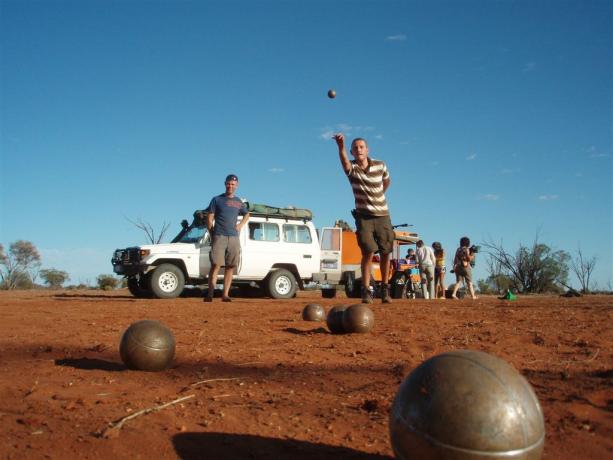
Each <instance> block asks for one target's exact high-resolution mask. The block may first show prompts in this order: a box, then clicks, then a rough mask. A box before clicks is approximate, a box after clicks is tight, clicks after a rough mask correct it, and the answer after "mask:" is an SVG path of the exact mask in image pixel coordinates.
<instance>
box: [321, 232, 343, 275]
mask: <svg viewBox="0 0 613 460" xmlns="http://www.w3.org/2000/svg"><path fill="white" fill-rule="evenodd" d="M341 232H342V229H341V228H340V227H324V228H322V229H321V234H320V238H319V244H320V246H321V273H323V274H325V275H326V278H327V279H329V280H340V277H341V255H342V233H341Z"/></svg>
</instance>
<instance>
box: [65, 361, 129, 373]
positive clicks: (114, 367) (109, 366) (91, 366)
mask: <svg viewBox="0 0 613 460" xmlns="http://www.w3.org/2000/svg"><path fill="white" fill-rule="evenodd" d="M54 362H55V365H56V366H68V367H74V368H75V369H84V370H95V369H96V370H101V371H111V372H118V371H125V370H126V366H124V365H123V364H119V363H114V362H112V361H104V360H102V359H96V358H76V359H71V358H66V359H56V360H55V361H54Z"/></svg>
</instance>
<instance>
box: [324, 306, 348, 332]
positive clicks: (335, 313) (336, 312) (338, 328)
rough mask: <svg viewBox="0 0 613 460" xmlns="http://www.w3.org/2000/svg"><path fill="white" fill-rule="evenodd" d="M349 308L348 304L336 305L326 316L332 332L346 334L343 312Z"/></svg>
mask: <svg viewBox="0 0 613 460" xmlns="http://www.w3.org/2000/svg"><path fill="white" fill-rule="evenodd" d="M346 309H347V306H346V305H336V306H334V307H332V308H331V309H330V311H329V312H328V316H327V317H326V324H327V325H328V329H330V332H332V334H344V333H345V328H344V327H343V313H344V312H345V310H346Z"/></svg>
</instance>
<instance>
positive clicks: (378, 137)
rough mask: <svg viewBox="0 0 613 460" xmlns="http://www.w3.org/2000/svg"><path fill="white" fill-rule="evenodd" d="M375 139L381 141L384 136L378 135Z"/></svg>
mask: <svg viewBox="0 0 613 460" xmlns="http://www.w3.org/2000/svg"><path fill="white" fill-rule="evenodd" d="M375 139H379V140H381V139H383V134H377V135H376V136H375Z"/></svg>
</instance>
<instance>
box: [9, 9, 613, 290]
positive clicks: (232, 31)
mask: <svg viewBox="0 0 613 460" xmlns="http://www.w3.org/2000/svg"><path fill="white" fill-rule="evenodd" d="M612 18H613V4H612V3H611V2H608V1H588V2H585V1H552V2H550V1H481V0H471V1H468V0H466V1H464V0H455V1H434V2H426V1H419V2H415V1H384V0H383V1H338V2H328V1H250V2H246V1H245V2H243V1H229V2H221V1H219V2H218V1H215V2H204V1H201V2H196V1H182V2H171V1H134V0H133V1H97V0H93V1H88V2H81V1H78V2H77V1H75V2H71V1H51V0H49V1H36V2H34V1H27V0H25V1H23V0H22V1H11V0H0V46H1V50H0V53H1V56H0V57H1V61H0V72H1V76H0V78H1V83H0V85H1V86H0V129H1V130H0V136H1V137H0V154H1V165H0V181H1V185H0V206H1V207H0V242H1V243H2V244H4V246H5V248H6V247H7V246H8V245H9V244H10V243H11V242H13V241H15V240H18V239H25V240H29V241H32V242H33V243H34V244H35V245H36V246H37V247H38V248H39V250H40V251H41V254H42V256H43V267H45V268H51V267H53V268H58V269H62V270H65V271H67V272H68V273H69V274H70V276H71V283H75V284H76V283H79V282H89V283H94V282H95V278H96V276H97V275H99V274H101V273H112V268H111V264H110V257H111V254H112V251H113V250H114V249H115V248H119V247H126V246H130V245H134V244H139V243H144V242H145V236H144V234H143V233H142V231H140V230H138V229H137V228H135V227H134V226H133V225H132V224H131V223H130V222H129V221H128V218H129V219H132V220H136V219H138V218H140V219H142V220H144V221H146V222H149V223H151V224H152V225H153V226H154V227H155V228H160V227H161V226H162V224H163V222H170V223H171V229H170V231H169V233H168V234H167V236H168V238H170V237H172V236H173V235H174V234H175V233H176V232H177V231H178V230H179V228H180V226H179V222H180V220H181V219H183V218H188V217H191V215H192V213H193V211H194V210H195V209H199V208H203V207H205V206H206V205H207V204H208V202H209V200H210V198H211V197H212V196H213V195H215V194H218V193H221V192H223V179H224V177H225V175H226V174H227V173H230V172H232V173H235V174H237V175H238V176H239V179H240V186H239V191H238V192H239V195H240V196H242V197H245V198H247V199H248V200H250V201H253V202H259V203H267V204H270V205H276V206H287V205H293V206H297V207H306V208H310V209H311V210H312V211H313V212H314V215H315V223H316V225H317V226H318V227H322V226H325V225H331V224H332V223H333V222H334V221H335V220H336V219H338V218H341V219H345V220H347V221H350V220H351V216H350V214H349V211H350V209H351V208H352V207H353V200H352V195H351V191H350V188H349V185H348V182H347V180H346V178H345V177H344V176H343V173H342V171H341V168H340V164H339V162H338V157H337V151H336V147H335V144H334V142H333V141H332V140H331V139H330V135H331V133H332V132H335V131H339V130H342V131H343V132H345V134H346V135H347V136H348V137H356V136H360V137H365V138H366V139H367V140H368V142H369V145H370V152H371V156H373V157H374V158H380V159H382V160H384V161H385V162H386V163H387V164H388V167H389V170H390V173H391V177H392V185H391V187H390V189H389V191H388V201H389V205H390V209H391V214H392V221H393V223H395V224H399V223H405V222H406V223H409V224H413V225H414V227H413V229H414V230H415V231H418V232H419V233H420V234H422V235H423V238H424V240H425V241H426V242H427V243H431V242H432V241H435V240H436V241H441V242H442V243H443V245H444V246H445V247H446V248H447V250H448V252H449V253H452V252H453V249H454V248H455V247H456V246H457V241H458V240H459V238H460V237H461V236H463V235H468V236H469V237H471V239H472V240H473V241H475V242H479V241H483V240H485V239H492V240H495V241H500V240H502V242H503V243H504V245H505V246H506V247H507V248H509V249H515V248H516V247H517V246H518V244H519V243H520V242H522V243H524V244H529V243H531V242H532V241H533V240H534V238H535V235H536V234H537V233H538V234H539V237H540V240H541V241H542V242H544V243H546V244H548V245H550V246H551V247H553V248H554V249H564V250H567V251H569V252H571V253H575V252H576V250H577V248H578V247H579V246H580V247H581V249H582V250H583V252H584V253H585V254H587V255H588V256H591V255H597V256H598V258H599V260H598V264H597V270H596V273H595V280H596V281H597V282H598V284H599V286H600V287H601V288H606V287H607V284H608V283H611V282H612V281H613V274H612V271H613V269H612V266H613V247H612V238H613V222H612V212H613V211H612V210H613V203H612V199H613V192H612V186H611V183H612V176H613V167H612V158H611V153H612V152H611V150H612V134H611V133H612V126H613V123H612V121H613V120H612V101H613V97H612V96H613V88H612V69H613V66H612V57H613V45H612V44H613V27H612V25H613V20H612ZM329 88H334V89H335V90H336V91H337V94H338V96H337V98H336V99H334V100H330V99H328V98H327V97H326V92H327V90H328V89H329ZM448 263H449V262H448ZM484 265H485V264H484V263H483V261H482V263H481V264H480V265H478V267H477V272H476V275H477V278H484V277H485V276H486V272H485V270H484V268H485V267H484ZM571 279H572V280H573V282H574V279H573V278H571Z"/></svg>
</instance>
